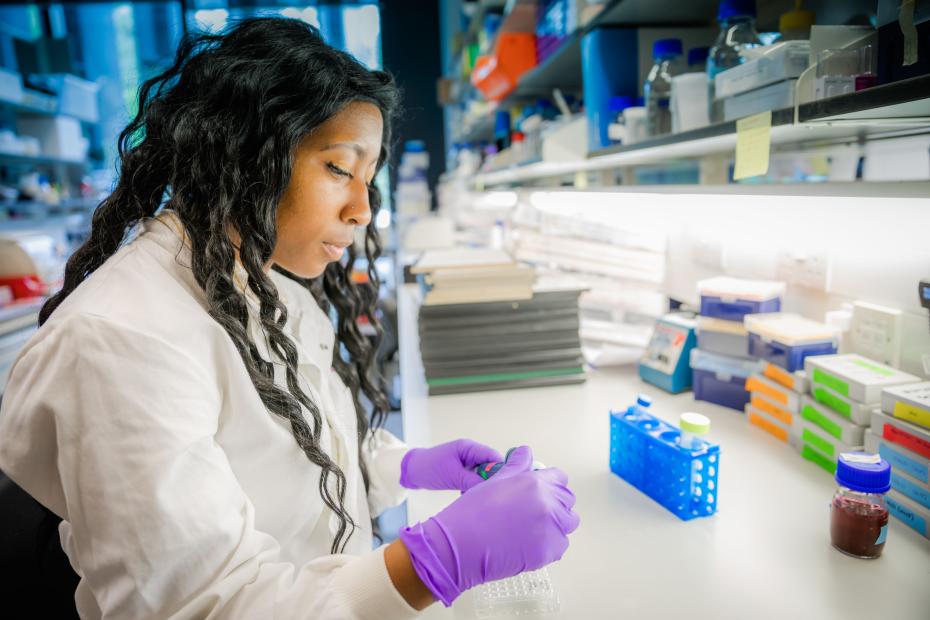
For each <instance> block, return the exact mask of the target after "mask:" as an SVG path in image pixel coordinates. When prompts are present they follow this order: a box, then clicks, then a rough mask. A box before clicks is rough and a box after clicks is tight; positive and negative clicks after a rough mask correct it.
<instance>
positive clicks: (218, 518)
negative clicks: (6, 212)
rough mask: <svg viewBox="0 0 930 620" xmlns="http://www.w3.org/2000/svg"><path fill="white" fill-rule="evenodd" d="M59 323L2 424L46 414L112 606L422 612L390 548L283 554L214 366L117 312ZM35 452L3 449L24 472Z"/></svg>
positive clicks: (145, 613) (78, 527)
mask: <svg viewBox="0 0 930 620" xmlns="http://www.w3.org/2000/svg"><path fill="white" fill-rule="evenodd" d="M46 329H51V330H55V331H54V332H53V333H51V334H49V335H48V336H47V337H46V338H44V340H43V341H41V342H39V343H38V344H37V345H36V346H34V347H32V348H31V349H30V350H29V351H27V352H26V353H24V355H23V356H22V357H21V359H20V360H19V362H18V364H17V365H16V368H15V372H14V373H13V376H12V379H11V382H10V385H11V386H12V389H10V390H9V391H8V393H7V395H6V398H7V399H12V400H11V401H8V402H4V403H3V404H4V415H5V416H6V417H7V418H8V419H5V420H4V421H3V426H4V427H7V428H11V427H10V425H13V426H16V425H20V424H23V425H24V424H27V422H28V420H27V418H28V416H42V417H43V418H45V419H46V420H47V422H48V423H47V424H46V428H48V429H49V430H50V431H51V432H53V436H54V437H55V439H54V442H55V444H56V447H57V457H56V458H57V462H56V463H55V465H54V466H52V467H50V468H49V471H48V472H47V475H48V476H50V477H58V478H60V489H59V490H60V492H61V493H62V495H63V498H64V511H63V512H64V515H63V516H64V517H65V519H66V520H67V521H68V522H69V523H70V524H71V530H72V531H71V543H72V544H71V545H70V546H71V547H72V548H71V550H70V553H71V554H72V561H73V562H74V563H75V564H76V565H77V566H78V567H79V572H80V574H81V575H82V577H83V579H84V580H86V585H88V586H89V588H90V590H91V592H92V593H93V598H94V599H95V601H96V603H97V605H98V607H99V609H100V611H101V614H102V617H103V618H107V619H123V618H126V619H129V618H132V619H140V618H158V619H165V618H168V619H180V618H210V619H215V620H220V619H232V618H235V619H242V618H281V619H284V618H287V619H302V618H307V619H309V618H313V619H330V618H332V619H340V620H342V619H349V618H358V619H368V618H372V619H374V618H378V619H379V620H383V619H387V618H398V619H399V618H410V617H414V616H416V615H417V612H416V611H415V610H413V608H411V607H410V606H409V605H408V604H407V603H406V601H404V599H403V598H402V597H401V596H400V594H399V593H398V592H397V590H396V589H395V588H394V587H393V585H392V583H391V580H390V577H389V576H388V574H387V569H386V567H385V564H384V558H383V550H381V549H379V550H377V551H375V552H371V553H368V554H366V555H364V556H361V557H357V556H349V555H329V556H324V557H320V558H318V559H316V560H313V561H311V562H309V563H307V564H305V565H302V566H296V565H293V564H290V563H287V562H284V561H282V560H281V559H280V556H281V553H280V548H279V546H278V542H277V541H276V540H275V539H274V538H273V537H272V536H270V535H268V534H266V533H263V532H261V531H259V530H257V529H256V527H255V519H254V509H253V506H252V504H251V502H250V501H249V499H248V497H247V496H246V495H245V493H244V491H243V489H242V488H241V487H240V485H239V483H238V481H237V479H236V477H235V475H234V473H233V471H232V469H231V467H230V464H229V462H228V460H227V458H226V454H225V452H224V451H223V449H222V448H221V447H220V446H219V445H218V444H217V442H216V441H215V440H214V435H215V433H216V432H217V427H218V423H219V412H220V406H221V400H222V398H223V396H222V391H221V390H220V389H218V386H219V383H218V381H219V379H218V377H217V376H214V375H213V374H211V373H212V372H214V371H208V370H207V369H206V368H205V367H204V365H201V364H198V363H196V362H195V361H194V359H193V358H192V357H191V356H189V355H187V354H185V353H184V352H183V351H182V350H180V349H179V348H178V347H176V346H173V345H171V344H169V343H167V342H165V341H163V340H161V339H160V338H157V337H154V336H151V335H149V334H146V333H145V332H143V331H139V330H138V329H136V328H134V327H130V326H125V325H118V324H114V323H113V322H112V321H110V320H109V319H105V318H101V317H97V316H92V315H74V316H69V317H65V318H63V319H61V320H60V321H58V322H57V323H54V324H50V325H47V326H46ZM17 386H19V388H17ZM269 415H270V414H269ZM32 423H34V420H33V421H32ZM28 451H29V446H28V445H18V446H17V445H7V444H4V446H3V448H2V449H0V466H3V467H4V469H7V470H8V471H9V472H10V477H11V478H13V479H14V480H17V478H20V479H23V478H27V477H28V476H29V475H30V474H28V469H27V468H25V467H23V466H21V463H26V462H28V454H27V453H28ZM49 460H53V459H49ZM53 462H54V460H53ZM50 493H51V494H54V492H50ZM321 501H322V500H321ZM294 518H299V515H295V516H294ZM83 586H84V584H82V587H83Z"/></svg>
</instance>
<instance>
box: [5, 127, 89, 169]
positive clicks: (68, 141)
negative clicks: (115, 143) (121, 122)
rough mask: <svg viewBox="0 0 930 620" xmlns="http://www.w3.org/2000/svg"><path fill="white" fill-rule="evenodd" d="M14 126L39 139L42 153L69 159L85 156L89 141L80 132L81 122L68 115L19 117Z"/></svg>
mask: <svg viewBox="0 0 930 620" xmlns="http://www.w3.org/2000/svg"><path fill="white" fill-rule="evenodd" d="M16 128H17V129H18V130H19V132H20V133H21V134H24V135H27V136H33V137H35V138H38V139H39V143H40V145H41V148H42V155H44V156H46V157H57V158H60V159H66V160H69V161H80V160H82V159H84V158H85V157H86V156H87V149H88V146H89V143H88V141H87V139H86V138H85V137H84V135H83V134H82V133H81V122H80V121H79V120H77V119H76V118H71V117H70V116H52V117H49V118H20V119H18V120H17V121H16Z"/></svg>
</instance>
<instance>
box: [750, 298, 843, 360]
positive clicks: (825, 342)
mask: <svg viewBox="0 0 930 620" xmlns="http://www.w3.org/2000/svg"><path fill="white" fill-rule="evenodd" d="M745 326H746V330H747V331H748V333H749V354H750V355H751V356H753V357H758V358H761V359H764V360H766V361H768V362H771V363H773V364H776V365H777V366H781V367H782V368H784V369H785V370H787V371H788V372H794V371H796V370H801V369H803V368H804V359H805V358H806V357H808V356H811V355H831V354H833V353H836V348H837V332H836V330H835V329H833V328H832V327H830V326H829V325H826V324H824V323H818V322H817V321H812V320H810V319H806V318H804V317H802V316H800V315H797V314H791V313H788V312H776V313H769V314H747V315H746V318H745Z"/></svg>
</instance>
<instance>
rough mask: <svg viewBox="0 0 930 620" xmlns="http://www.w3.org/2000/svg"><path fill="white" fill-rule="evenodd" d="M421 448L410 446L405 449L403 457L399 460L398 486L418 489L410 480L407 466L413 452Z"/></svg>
mask: <svg viewBox="0 0 930 620" xmlns="http://www.w3.org/2000/svg"><path fill="white" fill-rule="evenodd" d="M419 450H422V448H410V449H409V450H407V453H406V454H404V458H402V459H401V461H400V486H402V487H404V488H405V489H419V488H420V487H418V486H417V485H415V484H414V483H412V482H411V481H410V474H408V473H407V472H408V467H409V464H410V459H411V457H412V456H413V453H414V452H417V451H419Z"/></svg>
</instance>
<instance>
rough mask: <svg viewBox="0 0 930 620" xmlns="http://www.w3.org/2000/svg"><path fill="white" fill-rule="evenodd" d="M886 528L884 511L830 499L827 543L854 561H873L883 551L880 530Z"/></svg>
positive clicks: (852, 501)
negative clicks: (829, 541)
mask: <svg viewBox="0 0 930 620" xmlns="http://www.w3.org/2000/svg"><path fill="white" fill-rule="evenodd" d="M887 526H888V509H887V508H885V507H884V506H880V505H878V504H873V503H871V502H864V501H862V500H857V499H853V498H850V497H842V496H838V497H835V498H833V504H832V506H831V507H830V540H831V541H832V542H833V546H834V547H836V548H837V549H839V550H840V551H842V552H843V553H847V554H849V555H854V556H856V557H858V558H877V557H878V556H880V555H881V554H882V549H884V548H885V536H884V535H883V531H882V528H885V527H887Z"/></svg>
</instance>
